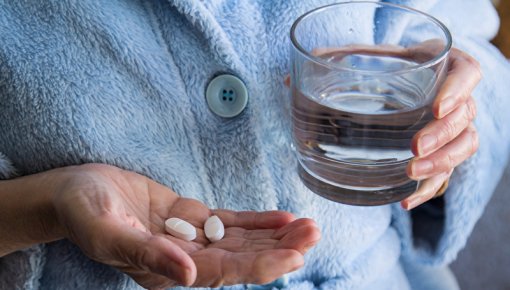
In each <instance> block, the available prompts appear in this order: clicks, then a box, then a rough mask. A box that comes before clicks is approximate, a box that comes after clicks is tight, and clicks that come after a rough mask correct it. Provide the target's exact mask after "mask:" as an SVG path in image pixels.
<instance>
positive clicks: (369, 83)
mask: <svg viewBox="0 0 510 290" xmlns="http://www.w3.org/2000/svg"><path fill="white" fill-rule="evenodd" d="M291 42H292V47H291V91H292V132H293V146H294V148H295V151H296V153H297V158H298V160H299V166H298V171H299V175H300V177H301V180H302V181H303V183H304V184H305V185H306V186H307V187H308V188H310V189H311V190H312V191H313V192H315V193H317V194H319V195H321V196H323V197H325V198H328V199H330V200H333V201H337V202H341V203H346V204H354V205H380V204H386V203H391V202H395V201H399V200H402V199H404V198H405V197H407V196H409V195H410V194H412V193H413V192H414V191H415V190H416V188H417V185H418V183H417V182H416V181H414V180H411V179H410V178H409V177H408V176H407V173H406V166H407V164H408V163H409V161H410V159H411V158H412V157H413V153H412V152H411V146H410V144H411V140H412V138H413V136H414V135H415V134H416V132H417V131H418V130H420V129H422V128H423V127H424V126H425V125H426V124H427V123H429V122H430V121H431V120H432V119H433V115H432V110H431V107H432V102H433V100H434V98H435V96H436V93H437V91H438V89H439V87H440V86H441V84H442V83H443V81H444V79H445V75H446V71H447V57H448V53H449V51H450V48H451V45H452V39H451V35H450V33H449V31H448V29H447V28H446V27H445V26H444V25H443V24H442V23H441V22H439V21H438V20H437V19H435V18H433V17H431V16H429V15H427V14H425V13H423V12H420V11H417V10H414V9H411V8H407V7H403V6H399V5H395V4H389V3H377V2H368V1H360V2H347V3H339V4H333V5H328V6H324V7H320V8H317V9H315V10H312V11H309V12H307V13H306V14H304V15H302V16H301V17H299V18H298V19H297V20H296V21H295V23H294V24H293V26H292V29H291Z"/></svg>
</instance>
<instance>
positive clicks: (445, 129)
mask: <svg viewBox="0 0 510 290" xmlns="http://www.w3.org/2000/svg"><path fill="white" fill-rule="evenodd" d="M456 131H457V130H456V126H455V123H454V122H452V121H451V120H445V121H444V122H443V125H442V126H441V132H442V133H443V136H445V137H446V138H447V139H449V140H451V139H452V138H453V137H455V135H456Z"/></svg>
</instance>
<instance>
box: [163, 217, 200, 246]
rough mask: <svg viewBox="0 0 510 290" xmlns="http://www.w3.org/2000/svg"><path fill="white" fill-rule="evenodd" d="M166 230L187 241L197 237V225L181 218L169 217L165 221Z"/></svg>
mask: <svg viewBox="0 0 510 290" xmlns="http://www.w3.org/2000/svg"><path fill="white" fill-rule="evenodd" d="M165 230H166V231H167V232H168V233H169V234H171V235H172V236H174V237H176V238H179V239H183V240H186V241H193V240H194V239H195V238H196V237H197V230H196V229H195V227H194V226H193V225H192V224H190V223H188V222H187V221H184V220H181V219H179V218H169V219H167V220H166V221H165Z"/></svg>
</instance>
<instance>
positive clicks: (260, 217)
mask: <svg viewBox="0 0 510 290" xmlns="http://www.w3.org/2000/svg"><path fill="white" fill-rule="evenodd" d="M213 214H214V215H217V216H218V217H219V218H220V219H221V221H222V222H223V224H224V225H225V228H228V227H241V228H245V229H274V228H279V227H282V226H284V225H286V224H288V223H290V222H291V221H293V220H294V219H295V218H294V216H293V215H292V214H291V213H288V212H285V211H265V212H256V211H231V210H225V209H218V210H213Z"/></svg>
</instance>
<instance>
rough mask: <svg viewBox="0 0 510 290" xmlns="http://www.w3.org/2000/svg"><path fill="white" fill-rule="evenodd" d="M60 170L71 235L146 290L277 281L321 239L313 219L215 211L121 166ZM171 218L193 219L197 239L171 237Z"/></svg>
mask: <svg viewBox="0 0 510 290" xmlns="http://www.w3.org/2000/svg"><path fill="white" fill-rule="evenodd" d="M53 174H57V175H58V176H59V178H58V179H59V180H63V181H62V182H60V183H59V184H60V186H58V187H57V190H56V191H55V195H54V198H53V203H54V206H55V210H56V213H57V217H58V221H59V222H60V224H61V225H62V226H63V232H64V235H65V236H66V237H67V238H68V239H70V240H71V241H72V242H73V243H75V244H76V245H78V246H79V247H80V248H81V250H83V252H84V253H85V254H86V255H87V256H89V257H90V258H91V259H93V260H96V261H98V262H101V263H105V264H108V265H111V266H113V267H116V268H117V269H119V270H121V271H123V272H125V273H126V274H128V275H130V276H131V277H132V278H133V279H134V280H135V281H136V282H137V283H139V284H140V285H142V286H143V287H146V288H163V287H171V286H176V285H185V286H190V285H193V286H202V287H217V286H220V285H231V284H238V283H255V284H263V283H269V282H271V281H273V280H275V279H277V278H278V277H280V276H281V275H283V274H285V273H287V272H291V271H294V270H296V269H297V268H299V267H301V266H302V265H303V263H304V262H303V255H304V253H305V252H306V251H307V250H308V249H309V248H310V247H312V246H314V245H315V244H316V243H317V241H318V240H319V238H320V233H319V231H318V229H317V227H316V226H315V223H314V222H313V221H312V220H310V219H298V220H294V217H293V216H292V215H291V214H289V213H286V212H281V211H270V212H234V211H229V210H213V211H211V210H210V209H208V208H207V207H206V206H205V205H204V204H203V203H201V202H199V201H197V200H193V199H187V198H181V197H179V196H178V195H177V194H176V193H175V192H173V191H171V190H170V189H169V188H167V187H165V186H163V185H161V184H158V183H156V182H154V181H153V180H150V179H149V178H147V177H145V176H142V175H139V174H136V173H134V172H129V171H125V170H121V169H119V168H116V167H113V166H108V165H101V164H88V165H82V166H74V167H66V168H61V169H57V170H55V171H53ZM211 215H218V216H219V217H220V219H221V220H222V221H223V223H224V225H225V237H224V238H223V239H222V240H220V241H218V242H215V243H210V242H209V241H208V240H207V238H206V237H205V235H204V232H203V224H204V222H205V220H206V219H207V218H208V217H209V216H211ZM169 217H179V218H181V219H184V220H186V221H188V222H190V223H191V224H193V225H194V226H195V227H196V229H197V238H196V239H195V240H194V241H191V242H188V241H184V240H180V239H178V238H174V237H172V236H170V235H168V234H166V232H165V230H164V221H165V220H166V219H167V218H169Z"/></svg>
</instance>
